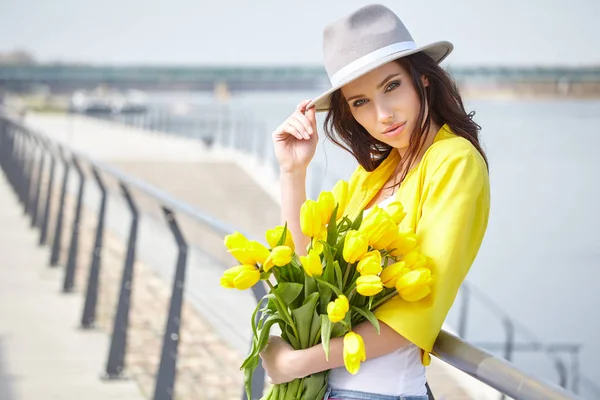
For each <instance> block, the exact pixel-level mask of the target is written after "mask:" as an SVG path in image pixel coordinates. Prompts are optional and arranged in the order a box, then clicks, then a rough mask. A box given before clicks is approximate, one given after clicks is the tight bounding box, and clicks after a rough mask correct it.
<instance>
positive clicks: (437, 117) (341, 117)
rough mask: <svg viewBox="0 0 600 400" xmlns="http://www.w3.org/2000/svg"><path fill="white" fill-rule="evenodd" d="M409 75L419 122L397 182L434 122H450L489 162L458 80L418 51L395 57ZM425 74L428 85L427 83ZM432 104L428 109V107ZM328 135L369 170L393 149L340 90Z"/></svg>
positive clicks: (333, 104) (333, 101) (330, 114)
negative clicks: (360, 120)
mask: <svg viewBox="0 0 600 400" xmlns="http://www.w3.org/2000/svg"><path fill="white" fill-rule="evenodd" d="M396 62H398V63H399V64H400V65H401V66H402V67H403V68H404V69H405V70H406V71H407V72H408V74H409V76H410V77H411V79H412V83H413V86H414V88H415V90H416V91H417V95H418V97H419V102H420V110H419V116H418V121H417V124H416V126H415V132H413V133H412V135H411V138H410V143H409V146H408V149H407V151H406V154H405V157H403V160H402V161H401V163H402V164H403V166H408V167H406V168H404V171H403V174H402V176H401V177H400V180H399V181H398V182H402V181H403V180H404V178H405V177H406V174H407V172H408V168H409V167H410V166H411V165H412V163H413V162H414V161H415V159H416V158H417V157H418V155H419V153H420V151H421V150H422V147H423V145H424V140H423V137H424V135H425V132H429V128H430V126H431V122H432V121H433V122H434V123H435V124H436V125H438V126H442V125H443V124H448V126H449V127H450V128H451V129H452V131H453V132H454V133H455V134H456V135H458V136H461V137H463V138H465V139H467V140H468V141H469V142H471V144H472V145H473V146H474V147H475V148H476V149H477V150H478V151H479V153H481V155H482V157H483V159H484V160H485V163H486V165H487V163H488V161H487V157H486V155H485V152H484V151H483V149H482V148H481V145H480V143H479V131H480V130H481V127H480V126H479V125H477V124H476V123H475V122H474V121H473V116H474V115H475V113H474V112H471V113H467V112H466V110H465V107H464V105H463V101H462V98H461V96H460V93H459V91H458V88H457V87H456V83H455V82H454V81H453V79H452V78H451V77H450V75H449V74H448V73H447V72H446V71H445V70H444V69H443V68H441V67H440V66H439V65H438V64H437V63H436V62H435V61H433V59H431V58H430V57H429V56H427V55H426V54H423V53H415V54H411V55H410V56H407V57H403V58H401V59H399V60H396ZM422 77H426V78H427V80H428V81H429V85H428V86H425V85H424V83H423V80H422ZM427 106H429V112H427V110H426V107H427ZM325 134H326V135H327V137H328V138H329V139H330V140H331V141H332V142H334V143H335V144H336V145H338V146H339V147H341V148H343V149H344V150H346V151H348V152H349V153H350V154H352V155H353V156H354V158H356V160H357V161H358V163H359V164H360V165H361V166H362V167H363V168H364V169H365V170H367V171H373V170H374V169H375V168H377V167H378V166H379V164H381V163H382V162H383V160H385V158H386V157H387V156H388V155H389V154H390V152H391V151H392V150H393V148H392V147H391V146H389V145H387V144H385V143H383V142H380V141H379V140H377V139H375V138H373V137H372V136H371V135H370V134H369V133H368V132H367V130H366V129H365V128H363V127H362V125H360V124H359V123H358V122H357V121H356V120H355V119H354V117H353V116H352V112H351V111H350V106H349V105H348V103H347V102H346V100H345V99H344V96H343V95H342V93H341V90H340V89H338V90H337V91H335V92H334V93H333V94H332V96H331V106H330V109H329V112H328V114H327V117H326V118H325Z"/></svg>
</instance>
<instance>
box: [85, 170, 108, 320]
mask: <svg viewBox="0 0 600 400" xmlns="http://www.w3.org/2000/svg"><path fill="white" fill-rule="evenodd" d="M92 173H93V174H94V178H95V179H96V183H97V184H98V188H99V189H100V191H101V192H102V199H101V200H100V210H99V211H98V224H97V225H96V238H95V240H94V248H93V249H92V263H91V267H90V274H89V277H88V283H87V289H86V291H85V305H84V306H83V316H82V317H81V326H82V328H84V329H89V328H92V327H93V326H94V322H95V320H96V301H97V299H98V283H99V282H98V277H99V275H100V265H101V264H100V262H101V259H102V241H103V235H104V214H105V212H106V187H105V186H104V184H103V183H102V178H101V177H100V174H98V171H97V170H96V168H92Z"/></svg>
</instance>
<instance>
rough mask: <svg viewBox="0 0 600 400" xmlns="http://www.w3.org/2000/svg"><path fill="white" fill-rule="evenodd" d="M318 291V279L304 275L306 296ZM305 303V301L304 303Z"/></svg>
mask: <svg viewBox="0 0 600 400" xmlns="http://www.w3.org/2000/svg"><path fill="white" fill-rule="evenodd" d="M316 291H317V281H316V280H315V278H312V277H310V276H308V275H304V298H305V299H306V298H307V297H308V296H310V294H311V293H315V292H316ZM302 304H304V303H302Z"/></svg>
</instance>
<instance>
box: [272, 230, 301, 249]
mask: <svg viewBox="0 0 600 400" xmlns="http://www.w3.org/2000/svg"><path fill="white" fill-rule="evenodd" d="M283 230H284V226H281V225H280V226H276V227H275V228H273V229H269V230H267V243H269V246H271V248H274V247H276V246H277V243H279V239H281V236H283ZM286 231H287V232H286V233H285V243H283V244H284V245H286V246H287V247H289V248H290V249H292V251H293V250H295V249H296V247H295V246H294V239H293V238H292V232H290V230H289V229H286Z"/></svg>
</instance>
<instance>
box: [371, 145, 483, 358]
mask: <svg viewBox="0 0 600 400" xmlns="http://www.w3.org/2000/svg"><path fill="white" fill-rule="evenodd" d="M448 142H451V141H448ZM425 168H426V172H425V176H424V178H425V179H424V181H423V182H424V184H423V189H422V193H421V199H420V201H419V208H420V217H419V219H418V220H417V225H416V233H417V236H418V238H419V246H420V251H421V253H422V254H424V255H425V256H427V257H429V258H430V259H431V263H430V264H431V265H430V267H431V270H432V272H433V275H434V282H433V287H432V293H431V294H430V295H429V296H428V297H426V298H425V299H423V300H421V301H419V302H415V303H410V302H406V301H404V300H402V299H400V298H399V297H396V298H394V299H392V300H390V301H388V302H386V303H385V304H384V305H382V306H381V307H380V308H379V309H378V310H377V311H376V316H377V318H378V319H379V320H381V321H382V322H384V323H386V324H387V325H389V326H390V327H392V328H393V329H394V330H396V331H397V332H398V333H400V334H401V335H402V336H404V337H405V338H406V339H408V340H409V341H411V342H412V343H414V344H416V345H417V346H418V347H420V348H421V349H423V350H425V351H427V352H430V351H431V350H432V348H433V344H434V342H435V340H436V338H437V336H438V334H439V332H440V330H441V328H442V324H443V323H444V320H445V318H446V315H447V314H448V311H449V310H450V307H451V306H452V303H453V302H454V299H455V297H456V294H457V292H458V289H459V288H460V285H461V284H462V282H463V280H464V279H465V276H466V275H467V272H468V271H469V269H470V268H471V265H472V263H473V261H474V259H475V256H476V255H477V252H478V251H479V247H480V245H481V242H482V240H483V235H484V233H485V230H486V228H487V223H488V215H489V206H490V198H489V179H488V172H487V168H486V165H485V162H484V160H483V158H482V157H481V155H480V154H479V152H477V150H476V149H475V148H474V147H472V146H470V144H469V145H466V144H464V143H462V142H455V143H449V144H444V146H441V147H440V148H439V149H438V150H437V151H436V152H435V154H434V155H432V156H431V157H429V159H428V160H427V166H426V167H425Z"/></svg>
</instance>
